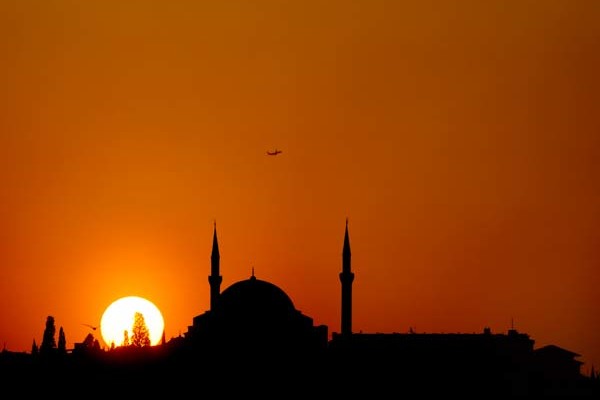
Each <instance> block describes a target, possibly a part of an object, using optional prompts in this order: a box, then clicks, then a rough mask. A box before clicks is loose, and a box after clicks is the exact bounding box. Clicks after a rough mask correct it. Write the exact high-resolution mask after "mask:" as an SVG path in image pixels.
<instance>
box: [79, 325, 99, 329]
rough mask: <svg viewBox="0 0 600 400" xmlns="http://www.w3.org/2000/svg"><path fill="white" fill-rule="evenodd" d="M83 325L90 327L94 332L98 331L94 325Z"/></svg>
mask: <svg viewBox="0 0 600 400" xmlns="http://www.w3.org/2000/svg"><path fill="white" fill-rule="evenodd" d="M81 325H85V326H89V327H90V328H92V329H93V330H96V329H97V328H98V327H97V326H92V325H89V324H81Z"/></svg>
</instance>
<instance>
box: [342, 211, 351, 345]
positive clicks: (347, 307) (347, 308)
mask: <svg viewBox="0 0 600 400" xmlns="http://www.w3.org/2000/svg"><path fill="white" fill-rule="evenodd" d="M353 280H354V273H353V272H352V271H351V270H350V239H349V237H348V218H346V233H345V236H344V249H343V251H342V272H341V273H340V282H341V283H342V336H349V335H351V334H352V281H353Z"/></svg>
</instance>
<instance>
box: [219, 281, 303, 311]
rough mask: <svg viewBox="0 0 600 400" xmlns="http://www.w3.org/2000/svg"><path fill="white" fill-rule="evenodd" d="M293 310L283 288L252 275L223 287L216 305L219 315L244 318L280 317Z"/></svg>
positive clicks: (292, 305) (294, 309) (292, 304)
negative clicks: (225, 287)
mask: <svg viewBox="0 0 600 400" xmlns="http://www.w3.org/2000/svg"><path fill="white" fill-rule="evenodd" d="M295 311H296V308H295V307H294V303H292V300H291V299H290V298H289V296H288V295H287V294H286V293H285V292H284V291H283V290H281V289H280V288H279V287H277V286H276V285H274V284H272V283H270V282H267V281H263V280H260V279H256V277H254V275H253V276H252V277H250V278H249V279H246V280H243V281H239V282H236V283H234V284H233V285H231V286H229V287H228V288H227V289H225V290H224V291H223V292H222V293H221V296H220V298H219V302H218V307H217V312H218V313H219V314H220V315H221V316H227V317H243V318H244V319H245V318H247V317H250V316H253V317H257V316H263V317H265V318H269V319H271V318H275V319H280V318H286V317H289V316H290V315H291V314H294V312H295Z"/></svg>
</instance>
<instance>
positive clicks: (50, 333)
mask: <svg viewBox="0 0 600 400" xmlns="http://www.w3.org/2000/svg"><path fill="white" fill-rule="evenodd" d="M55 335H56V327H55V326H54V317H53V316H52V315H48V317H47V318H46V329H44V337H43V339H42V345H41V346H40V354H49V353H51V352H52V351H54V349H56V339H55V338H54V336H55Z"/></svg>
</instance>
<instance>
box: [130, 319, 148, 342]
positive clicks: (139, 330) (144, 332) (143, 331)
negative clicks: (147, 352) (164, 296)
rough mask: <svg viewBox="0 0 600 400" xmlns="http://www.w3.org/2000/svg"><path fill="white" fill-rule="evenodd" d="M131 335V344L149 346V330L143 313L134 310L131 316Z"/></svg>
mask: <svg viewBox="0 0 600 400" xmlns="http://www.w3.org/2000/svg"><path fill="white" fill-rule="evenodd" d="M132 331H133V336H132V338H131V344H132V345H134V346H135V347H146V346H150V332H149V331H148V327H147V326H146V321H145V320H144V315H143V314H142V313H141V312H136V313H135V315H134V317H133V329H132Z"/></svg>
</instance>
